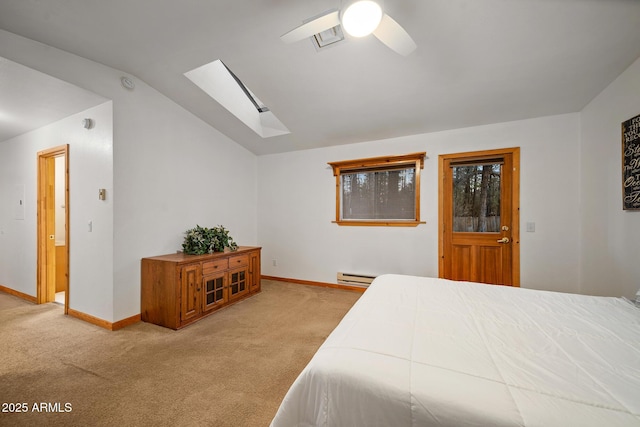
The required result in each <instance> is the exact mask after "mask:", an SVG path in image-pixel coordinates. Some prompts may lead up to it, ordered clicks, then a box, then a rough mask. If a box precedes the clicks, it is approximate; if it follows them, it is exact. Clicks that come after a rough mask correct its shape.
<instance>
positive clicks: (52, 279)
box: [36, 144, 70, 314]
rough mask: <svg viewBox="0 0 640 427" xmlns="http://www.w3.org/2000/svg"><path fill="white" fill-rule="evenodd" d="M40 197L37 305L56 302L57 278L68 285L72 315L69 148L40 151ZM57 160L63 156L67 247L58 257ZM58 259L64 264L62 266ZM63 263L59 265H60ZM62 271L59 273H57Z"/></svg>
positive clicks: (67, 296) (38, 208) (66, 307)
mask: <svg viewBox="0 0 640 427" xmlns="http://www.w3.org/2000/svg"><path fill="white" fill-rule="evenodd" d="M37 155H38V194H37V216H38V220H37V241H38V245H37V272H36V282H37V284H36V288H37V298H36V300H37V302H38V304H42V303H47V302H51V301H55V293H56V280H57V279H56V276H59V277H61V278H63V280H64V281H65V282H66V283H67V286H66V289H65V303H64V313H65V314H68V312H69V285H68V283H69V248H70V241H69V228H70V224H69V211H70V209H69V145H68V144H67V145H61V146H58V147H54V148H50V149H47V150H43V151H39V152H38V153H37ZM57 157H64V162H63V166H62V167H63V168H64V170H63V171H58V172H63V173H64V202H63V203H64V205H65V214H64V216H65V218H64V223H65V227H64V240H65V247H64V249H62V250H63V251H64V253H62V254H61V255H60V256H59V257H57V256H56V246H55V222H56V219H55V210H56V209H55V204H56V203H55V181H56V180H55V176H56V161H55V159H56V158H57ZM57 258H60V259H61V260H63V261H65V262H64V263H59V262H58V260H57ZM58 264H60V265H58ZM57 270H59V271H57Z"/></svg>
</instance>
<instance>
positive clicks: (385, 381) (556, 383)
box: [271, 275, 640, 427]
mask: <svg viewBox="0 0 640 427" xmlns="http://www.w3.org/2000/svg"><path fill="white" fill-rule="evenodd" d="M271 426H272V427H294V426H332V427H337V426H349V427H353V426H367V427H372V426H385V427H402V426H407V427H408V426H456V427H460V426H544V427H549V426H563V427H566V426H597V427H603V426H607V427H611V426H640V309H638V308H637V307H635V306H634V305H633V304H631V303H629V302H628V301H625V300H623V299H619V298H607V297H590V296H584V295H574V294H562V293H555V292H544V291H534V290H528V289H521V288H510V287H503V286H490V285H481V284H476V283H464V282H452V281H447V280H443V279H434V278H424V277H412V276H400V275H384V276H380V277H378V278H377V279H376V280H375V281H374V282H373V284H372V285H371V286H370V287H369V289H367V291H366V292H365V293H364V294H363V295H362V297H361V298H360V299H359V300H358V302H357V303H356V304H355V305H354V306H353V308H352V309H351V310H350V311H349V313H347V315H346V316H345V317H344V319H343V320H342V322H341V323H340V324H339V325H338V327H337V328H336V329H335V330H334V331H333V332H332V333H331V335H330V336H329V337H328V338H327V340H326V341H325V342H324V344H322V346H321V347H320V348H319V349H318V352H317V353H316V354H315V356H314V357H313V359H312V360H311V361H310V362H309V364H308V365H307V367H306V368H305V369H304V370H303V371H302V373H301V374H300V375H299V377H298V378H297V380H296V381H295V382H294V384H293V385H292V386H291V388H290V389H289V391H288V393H287V395H286V396H285V398H284V400H283V402H282V404H281V406H280V409H279V410H278V413H277V414H276V416H275V418H274V419H273V421H272V424H271Z"/></svg>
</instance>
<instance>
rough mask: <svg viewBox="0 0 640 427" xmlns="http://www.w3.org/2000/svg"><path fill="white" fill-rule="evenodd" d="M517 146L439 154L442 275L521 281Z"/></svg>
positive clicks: (497, 281)
mask: <svg viewBox="0 0 640 427" xmlns="http://www.w3.org/2000/svg"><path fill="white" fill-rule="evenodd" d="M519 158H520V152H519V149H518V148H510V149H504V150H491V151H481V152H472V153H458V154H449V155H441V156H440V162H439V168H440V177H441V182H440V189H439V193H440V194H439V198H440V203H439V205H440V209H439V210H440V239H439V241H440V245H439V246H440V248H439V252H440V253H439V255H440V265H439V276H440V277H442V278H445V279H451V280H465V281H472V282H481V283H489V284H497V285H509V286H519V285H520V277H519V276H520V268H519V264H520V257H519V243H520V238H519V232H520V229H519V222H520V219H519Z"/></svg>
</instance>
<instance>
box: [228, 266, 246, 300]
mask: <svg viewBox="0 0 640 427" xmlns="http://www.w3.org/2000/svg"><path fill="white" fill-rule="evenodd" d="M248 273H249V271H248V268H247V267H240V268H236V269H233V270H229V301H233V300H236V299H238V298H240V297H242V296H244V295H246V294H247V293H249V281H248V279H249V274H248Z"/></svg>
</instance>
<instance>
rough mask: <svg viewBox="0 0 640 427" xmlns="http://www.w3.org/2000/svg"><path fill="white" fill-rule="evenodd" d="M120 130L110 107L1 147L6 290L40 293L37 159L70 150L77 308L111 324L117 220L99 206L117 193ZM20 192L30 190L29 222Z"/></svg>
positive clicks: (1, 261) (0, 247) (0, 240)
mask: <svg viewBox="0 0 640 427" xmlns="http://www.w3.org/2000/svg"><path fill="white" fill-rule="evenodd" d="M85 117H91V118H93V119H94V120H95V123H96V125H95V128H93V129H91V130H86V129H84V128H83V126H82V119H83V118H85ZM112 129H113V123H112V105H111V102H110V101H109V102H105V103H103V104H102V105H99V106H97V107H94V108H90V109H88V110H86V111H83V112H81V113H78V114H74V115H72V116H69V117H67V118H65V119H63V120H60V121H58V122H56V123H53V124H51V125H48V126H44V127H42V128H40V129H37V130H35V131H33V132H29V133H26V134H23V135H20V136H17V137H15V138H12V139H10V140H8V141H4V142H1V143H0V182H2V186H1V187H0V206H2V207H3V208H2V210H1V211H0V229H1V231H0V283H1V284H2V285H4V286H7V287H10V288H12V289H15V290H18V291H20V292H22V293H25V294H28V295H32V296H34V297H35V296H36V294H37V290H36V268H37V266H36V258H37V237H36V233H37V210H36V208H37V206H36V205H37V173H38V171H37V152H38V151H41V150H44V149H47V148H52V147H56V146H60V145H64V144H69V197H70V201H69V205H70V209H71V210H70V213H69V215H70V225H71V227H70V229H69V235H70V257H69V268H70V271H69V280H70V285H69V288H70V290H71V292H70V307H71V308H73V309H75V310H79V311H82V312H85V313H90V314H92V315H94V316H97V317H100V318H103V319H104V318H108V317H109V316H110V315H111V306H112V302H113V295H112V292H111V286H112V283H113V270H112V264H113V261H112V256H113V227H112V224H113V213H112V207H111V206H110V203H105V202H100V201H99V200H98V197H97V190H96V189H97V188H100V187H111V186H112V179H113V177H112V170H113V168H112V164H111V158H112V156H111V150H112V140H113V136H112ZM16 186H24V188H25V217H24V220H16V219H14V213H13V209H12V207H13V202H14V201H13V199H12V189H13V188H15V187H16ZM89 220H92V221H93V224H94V230H93V232H92V233H89V232H88V228H87V221H89Z"/></svg>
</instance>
